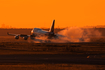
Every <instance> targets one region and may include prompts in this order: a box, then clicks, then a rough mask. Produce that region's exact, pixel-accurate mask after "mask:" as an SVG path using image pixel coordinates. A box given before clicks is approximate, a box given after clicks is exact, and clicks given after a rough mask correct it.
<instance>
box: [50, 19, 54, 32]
mask: <svg viewBox="0 0 105 70" xmlns="http://www.w3.org/2000/svg"><path fill="white" fill-rule="evenodd" d="M54 24H55V20H53V23H52V26H51V28H50V30H49V32H53V33H54Z"/></svg>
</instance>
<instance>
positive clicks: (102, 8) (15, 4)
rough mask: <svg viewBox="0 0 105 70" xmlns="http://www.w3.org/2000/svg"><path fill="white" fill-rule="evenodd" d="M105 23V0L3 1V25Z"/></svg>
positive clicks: (0, 15)
mask: <svg viewBox="0 0 105 70" xmlns="http://www.w3.org/2000/svg"><path fill="white" fill-rule="evenodd" d="M53 19H55V23H56V24H55V27H58V26H59V27H70V26H95V25H105V0H0V25H2V24H3V23H4V24H5V25H9V26H12V27H17V28H33V27H47V28H48V27H50V25H51V23H52V21H53Z"/></svg>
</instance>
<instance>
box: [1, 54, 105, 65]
mask: <svg viewBox="0 0 105 70" xmlns="http://www.w3.org/2000/svg"><path fill="white" fill-rule="evenodd" d="M102 56H104V55H95V54H94V55H84V54H78V55H76V54H72V55H70V54H12V55H0V64H6V65H8V64H13V65H14V64H43V63H44V64H46V63H50V64H56V63H59V64H60V63H67V64H89V65H105V57H103V58H102Z"/></svg>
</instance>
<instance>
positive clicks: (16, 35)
mask: <svg viewBox="0 0 105 70" xmlns="http://www.w3.org/2000/svg"><path fill="white" fill-rule="evenodd" d="M7 34H8V35H10V36H14V37H15V39H19V37H22V38H23V39H24V40H27V39H28V37H31V35H25V34H13V33H8V32H7Z"/></svg>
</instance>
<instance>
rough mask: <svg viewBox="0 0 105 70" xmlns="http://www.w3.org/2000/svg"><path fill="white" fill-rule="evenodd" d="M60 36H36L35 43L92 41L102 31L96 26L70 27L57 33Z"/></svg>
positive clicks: (99, 35)
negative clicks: (49, 37) (48, 37)
mask: <svg viewBox="0 0 105 70" xmlns="http://www.w3.org/2000/svg"><path fill="white" fill-rule="evenodd" d="M57 34H58V35H61V36H60V37H58V38H52V39H47V37H44V36H43V37H42V36H41V37H36V38H34V39H33V40H32V41H29V42H34V43H70V42H91V38H93V37H94V38H99V37H101V35H102V34H101V32H100V31H98V30H96V29H94V28H79V27H69V28H66V29H64V30H62V31H60V32H58V33H57Z"/></svg>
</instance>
